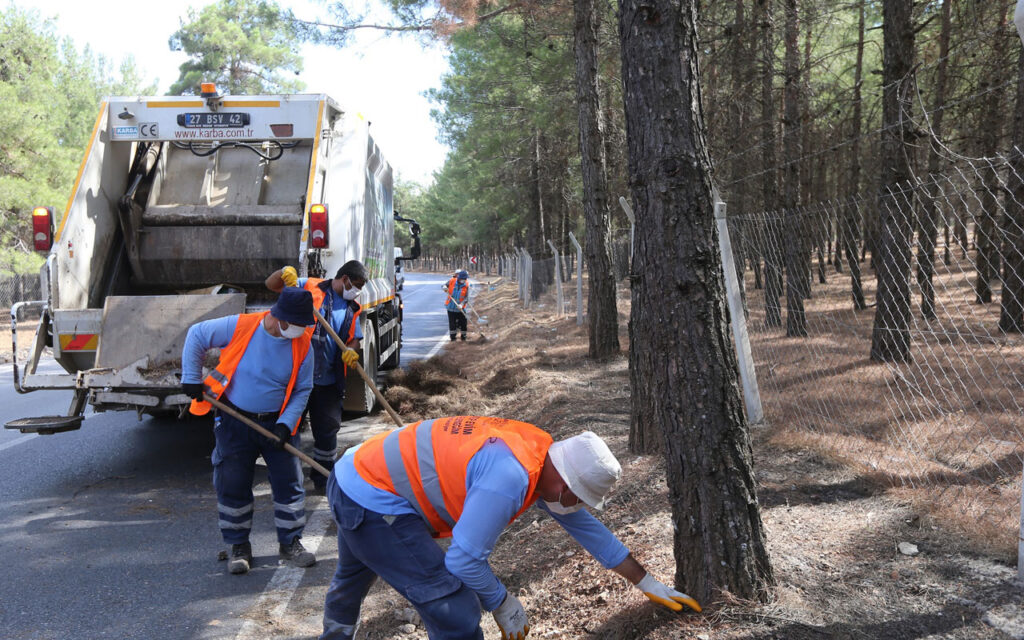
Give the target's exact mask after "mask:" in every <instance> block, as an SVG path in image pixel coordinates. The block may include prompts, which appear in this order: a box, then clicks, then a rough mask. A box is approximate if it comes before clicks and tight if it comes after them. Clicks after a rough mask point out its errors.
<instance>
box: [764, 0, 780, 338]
mask: <svg viewBox="0 0 1024 640" xmlns="http://www.w3.org/2000/svg"><path fill="white" fill-rule="evenodd" d="M773 2H774V0H762V2H761V194H762V199H763V200H764V205H763V209H764V211H765V214H764V227H765V228H764V234H763V235H762V237H763V238H764V243H763V249H764V309H765V311H764V315H765V324H767V325H768V326H769V327H779V326H782V310H781V309H780V307H779V298H780V297H782V227H781V224H780V222H779V218H778V215H777V213H776V212H775V209H776V207H778V206H779V187H778V180H777V175H776V161H775V120H776V116H775V99H774V97H773V94H774V84H775V38H774V29H775V24H774V12H773V10H772V3H773Z"/></svg>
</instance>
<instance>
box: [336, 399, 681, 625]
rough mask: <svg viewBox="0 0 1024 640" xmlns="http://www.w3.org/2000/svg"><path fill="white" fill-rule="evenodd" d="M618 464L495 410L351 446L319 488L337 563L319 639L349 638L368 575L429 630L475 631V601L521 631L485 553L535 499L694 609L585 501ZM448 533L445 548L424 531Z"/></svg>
mask: <svg viewBox="0 0 1024 640" xmlns="http://www.w3.org/2000/svg"><path fill="white" fill-rule="evenodd" d="M620 472H621V467H620V466H619V463H618V461H617V460H616V459H615V456H614V455H612V452H611V451H610V450H609V449H608V445H606V444H605V442H604V441H603V440H602V439H601V438H599V437H598V436H597V435H595V434H593V433H591V432H589V431H586V432H584V433H581V434H579V435H577V436H573V437H572V438H568V439H566V440H561V441H559V442H554V443H553V442H552V438H551V436H550V435H548V433H546V432H545V431H543V430H541V429H539V428H538V427H535V426H533V425H531V424H526V423H524V422H517V421H515V420H506V419H503V418H482V417H476V416H459V417H451V418H437V419H435V420H426V421H422V422H416V423H413V424H409V425H406V426H405V427H402V428H401V429H396V430H394V431H390V432H388V433H383V434H380V435H377V436H374V437H372V438H370V439H369V440H367V441H366V442H364V443H363V444H361V445H359V446H358V447H353V448H351V449H349V450H348V451H346V452H345V455H344V456H342V458H341V460H340V461H339V462H338V465H337V466H336V467H335V468H334V470H333V471H332V472H331V481H330V482H329V484H328V487H327V498H328V502H329V503H330V505H331V512H332V515H333V516H334V519H335V521H336V522H337V525H338V566H337V569H336V571H335V574H334V578H333V579H332V580H331V585H330V588H329V589H328V591H327V597H326V600H325V602H324V631H323V635H321V636H320V640H339V639H344V640H348V639H349V638H352V637H354V636H355V633H356V627H357V626H358V622H359V608H360V604H361V602H362V600H363V598H364V597H365V596H366V593H367V592H368V591H369V589H370V586H371V585H372V584H373V582H374V581H375V580H376V578H377V576H380V577H382V578H384V580H385V581H386V582H387V583H388V584H390V585H391V586H392V587H394V588H395V590H397V591H398V593H400V594H401V595H402V596H403V597H405V598H406V599H407V600H409V601H410V602H411V603H412V604H413V606H414V607H415V608H416V610H417V611H418V612H419V614H420V617H421V618H422V620H423V624H424V626H425V627H426V629H427V633H428V634H429V636H430V638H432V639H440V638H444V639H446V640H461V639H471V638H472V639H477V640H482V639H483V633H482V632H481V630H480V607H481V606H483V608H484V609H485V610H487V611H490V612H491V613H492V614H493V616H494V620H495V622H497V624H498V627H500V629H501V637H502V638H503V639H521V638H524V637H525V636H526V634H527V633H528V632H529V630H530V627H529V622H528V620H527V614H526V611H525V610H524V608H523V605H522V603H520V601H519V599H518V598H516V596H515V595H513V594H512V593H511V592H509V591H508V590H507V589H506V588H505V585H503V584H502V583H501V582H500V581H499V580H498V579H497V578H496V577H495V576H494V573H492V571H491V567H490V565H489V564H488V562H487V559H488V557H489V556H490V554H491V551H492V550H493V549H494V545H495V543H496V542H497V540H498V536H499V535H500V534H501V532H502V530H504V528H505V527H506V526H507V525H508V524H509V523H510V522H512V521H513V520H514V519H515V518H516V517H518V516H519V515H520V514H522V513H523V512H525V511H526V509H527V508H529V507H530V506H531V505H533V504H534V502H536V503H537V506H538V507H539V508H540V509H541V510H542V511H545V512H547V513H548V514H550V515H551V517H553V518H554V519H555V520H556V521H557V522H558V523H559V524H560V525H561V526H562V527H563V528H564V529H565V530H566V531H567V532H568V533H569V535H571V536H572V537H573V538H575V539H576V540H577V541H578V542H579V543H580V544H581V545H583V547H584V548H585V549H586V550H587V551H588V552H590V554H591V555H592V556H594V558H595V559H597V561H598V562H600V563H601V564H602V565H603V566H604V567H605V568H609V569H612V570H613V571H615V572H616V573H618V574H620V575H622V576H623V577H624V578H626V579H627V580H629V581H630V582H631V583H632V584H634V585H635V586H636V587H637V588H638V589H640V590H641V591H642V592H643V593H644V595H646V596H647V597H648V598H650V599H651V600H652V601H654V602H657V603H658V604H661V605H664V606H666V607H668V608H670V609H672V610H674V611H681V610H682V608H683V605H684V604H685V605H686V606H688V607H690V608H691V609H694V610H695V611H700V605H699V604H697V601H696V600H694V599H693V598H691V597H689V596H687V595H686V594H684V593H680V592H679V591H676V590H675V589H672V588H670V587H667V586H666V585H664V584H662V583H661V582H658V581H657V580H655V579H654V577H653V576H651V575H650V574H649V573H647V571H646V570H645V569H644V568H643V567H642V566H641V565H640V563H639V562H637V561H636V560H635V559H634V558H633V556H632V554H630V553H629V550H628V549H627V548H626V547H625V545H623V544H622V542H620V541H619V539H618V538H616V537H615V535H614V534H612V533H611V532H610V531H609V530H608V529H607V528H606V527H605V526H604V525H603V524H601V523H600V522H599V521H598V520H597V519H596V518H594V516H592V515H591V514H590V513H589V512H588V511H586V510H585V509H583V506H584V504H586V505H588V506H590V507H593V508H595V509H603V508H604V504H605V500H606V498H607V496H608V492H609V491H610V490H611V488H612V485H613V484H614V483H615V481H616V480H617V479H618V477H619V474H620ZM448 536H451V538H452V543H451V545H450V546H449V547H448V551H447V553H446V552H445V551H443V550H442V549H441V548H440V547H439V546H438V545H437V543H436V542H435V541H434V540H433V538H436V537H448Z"/></svg>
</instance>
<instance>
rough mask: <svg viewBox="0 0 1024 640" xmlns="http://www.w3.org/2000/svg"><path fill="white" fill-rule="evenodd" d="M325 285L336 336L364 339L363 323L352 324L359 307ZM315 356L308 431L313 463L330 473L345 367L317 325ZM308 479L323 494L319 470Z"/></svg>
mask: <svg viewBox="0 0 1024 640" xmlns="http://www.w3.org/2000/svg"><path fill="white" fill-rule="evenodd" d="M307 281H308V278H299V284H298V286H299V287H305V285H306V282H307ZM321 284H326V285H327V286H326V289H325V292H324V301H323V304H321V305H320V309H319V311H320V315H322V316H323V317H324V319H325V320H327V322H328V323H330V325H331V328H332V329H334V332H335V333H337V334H338V336H340V337H341V339H342V340H346V339H347V338H348V336H349V334H350V333H351V334H352V340H353V341H355V340H362V339H363V328H362V326H361V324H362V323H360V322H355V326H354V327H353V324H352V323H353V321H354V320H355V318H356V314H358V313H359V310H360V307H359V303H357V302H356V301H355V300H352V301H349V300H345V298H343V297H341V296H340V295H338V294H337V293H336V292H335V291H334V288H333V287H331V286H330V284H331V281H330V280H324V281H323V282H322V283H321ZM353 330H354V331H353ZM310 350H311V351H312V352H313V390H312V392H311V393H310V395H309V405H308V407H309V428H310V431H312V433H313V459H314V460H316V461H317V462H319V463H320V464H321V466H323V467H325V468H326V469H328V470H330V469H333V468H334V459H335V458H337V457H338V429H340V428H341V406H342V402H344V400H345V363H344V362H342V360H341V350H340V349H339V348H338V345H337V344H335V342H334V338H332V337H331V335H330V334H329V333H327V331H326V330H325V329H323V327H321V326H320V324H319V323H317V328H316V331H314V332H313V341H312V343H311V346H310ZM309 477H310V479H311V480H312V481H313V485H314V486H315V487H316V488H317V489H318V490H323V488H324V487H325V486H326V484H327V478H326V477H325V476H324V475H323V474H321V473H320V472H319V471H317V470H316V469H310V471H309Z"/></svg>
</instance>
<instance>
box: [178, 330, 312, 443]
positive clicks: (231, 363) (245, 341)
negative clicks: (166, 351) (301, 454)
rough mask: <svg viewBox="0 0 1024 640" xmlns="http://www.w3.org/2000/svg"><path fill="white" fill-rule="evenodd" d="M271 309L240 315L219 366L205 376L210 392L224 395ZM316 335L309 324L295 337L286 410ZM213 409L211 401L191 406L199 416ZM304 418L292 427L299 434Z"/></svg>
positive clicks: (205, 385)
mask: <svg viewBox="0 0 1024 640" xmlns="http://www.w3.org/2000/svg"><path fill="white" fill-rule="evenodd" d="M268 313H270V312H269V311H263V312H261V313H243V314H241V315H239V316H238V320H237V321H236V322H235V332H234V333H233V334H231V341H230V342H229V343H228V345H227V346H226V347H224V348H223V349H221V350H220V359H219V360H218V362H217V367H216V368H215V369H214V370H213V371H211V372H210V374H209V375H207V376H206V379H205V380H203V386H204V389H203V390H204V391H205V392H206V393H209V394H210V395H211V396H213V397H214V398H217V399H218V400H219V399H220V397H221V396H222V395H224V392H225V391H226V390H227V388H228V384H229V383H230V382H231V376H233V375H234V373H235V369H237V368H238V363H239V362H241V361H242V356H243V355H245V350H246V349H247V348H248V347H249V342H250V341H251V340H252V337H253V336H254V335H255V334H256V331H257V330H258V329H259V327H260V325H261V324H262V323H263V319H264V317H265V316H266V315H267V314H268ZM312 337H313V331H312V327H309V328H307V329H306V331H305V332H303V334H302V337H300V338H295V339H294V340H292V341H291V347H292V374H291V377H290V378H289V379H288V387H287V388H286V389H285V392H284V402H282V403H281V411H282V412H283V411H284V408H285V407H287V406H288V400H289V399H290V398H291V396H292V389H294V388H295V380H296V378H298V375H299V369H300V368H301V367H302V361H303V360H305V358H306V353H308V352H309V344H310V340H311V339H312ZM209 411H210V403H209V402H200V401H198V400H193V401H192V404H191V405H190V406H189V412H190V413H192V414H194V415H197V416H201V415H206V414H207V413H209ZM301 421H302V417H301V416H300V417H299V420H298V421H296V423H295V425H294V426H293V427H292V435H294V434H295V432H296V430H297V429H298V426H299V422H301Z"/></svg>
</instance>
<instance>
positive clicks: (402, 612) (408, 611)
mask: <svg viewBox="0 0 1024 640" xmlns="http://www.w3.org/2000/svg"><path fill="white" fill-rule="evenodd" d="M395 617H396V618H398V619H399V620H401V621H403V622H410V623H412V624H417V623H418V622H419V621H420V614H418V613H416V610H415V609H413V608H412V607H402V608H401V609H395Z"/></svg>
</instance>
